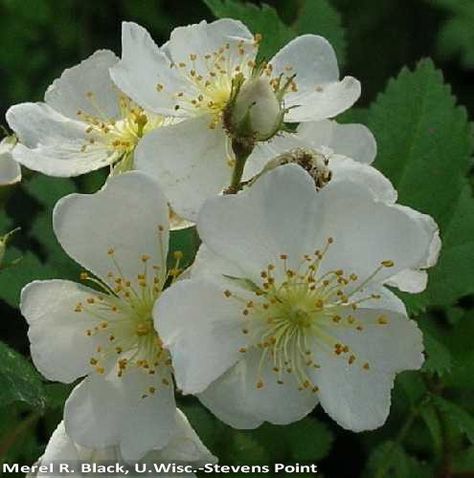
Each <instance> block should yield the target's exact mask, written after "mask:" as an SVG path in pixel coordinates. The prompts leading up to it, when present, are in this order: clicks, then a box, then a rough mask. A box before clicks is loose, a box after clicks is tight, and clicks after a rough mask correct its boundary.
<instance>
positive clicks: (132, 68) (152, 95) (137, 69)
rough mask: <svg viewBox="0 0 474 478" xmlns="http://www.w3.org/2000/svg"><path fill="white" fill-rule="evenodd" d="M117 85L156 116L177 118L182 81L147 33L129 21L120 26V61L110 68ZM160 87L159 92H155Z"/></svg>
mask: <svg viewBox="0 0 474 478" xmlns="http://www.w3.org/2000/svg"><path fill="white" fill-rule="evenodd" d="M110 75H111V77H112V79H113V81H114V82H115V83H116V84H117V86H118V87H119V88H120V89H121V90H122V91H124V92H125V93H126V94H127V95H128V96H129V97H130V98H132V99H133V100H134V101H136V102H137V103H138V104H139V105H140V106H142V107H144V108H146V109H147V110H150V111H153V112H155V113H159V114H164V115H170V116H180V115H181V114H182V112H180V111H175V109H174V106H175V104H176V100H175V99H174V96H175V94H176V92H177V91H187V90H188V89H189V85H186V82H185V81H184V79H183V78H182V77H181V76H180V75H179V74H178V73H177V72H176V70H175V69H172V68H171V61H170V60H169V58H168V57H167V56H166V55H165V54H164V53H163V52H162V51H160V49H159V48H158V46H157V45H156V43H155V42H154V41H153V39H152V38H151V36H150V34H149V33H148V32H147V31H146V30H145V29H144V28H143V27H141V26H139V25H137V24H136V23H132V22H123V23H122V59H121V60H120V61H119V62H118V63H117V64H116V65H115V66H113V67H112V68H111V70H110ZM158 85H162V86H163V89H162V91H158V89H157V87H158Z"/></svg>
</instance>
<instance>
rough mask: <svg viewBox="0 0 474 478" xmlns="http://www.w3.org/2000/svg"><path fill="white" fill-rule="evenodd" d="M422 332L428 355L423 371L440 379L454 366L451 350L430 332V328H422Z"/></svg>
mask: <svg viewBox="0 0 474 478" xmlns="http://www.w3.org/2000/svg"><path fill="white" fill-rule="evenodd" d="M420 325H421V322H420ZM422 330H423V337H424V343H425V351H426V355H427V358H426V361H425V363H424V365H423V370H424V371H425V372H430V373H434V374H437V375H439V376H440V377H441V376H443V375H445V374H447V373H449V372H450V370H451V366H452V360H451V353H450V352H449V349H448V348H447V347H446V346H445V345H444V344H443V343H441V342H440V341H439V340H438V339H437V338H436V337H435V336H434V335H433V334H432V333H431V332H430V330H429V328H427V327H422Z"/></svg>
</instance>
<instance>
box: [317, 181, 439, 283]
mask: <svg viewBox="0 0 474 478" xmlns="http://www.w3.org/2000/svg"><path fill="white" fill-rule="evenodd" d="M319 197H320V198H321V201H322V203H323V204H321V207H322V208H323V209H324V219H323V220H322V221H321V222H320V223H319V227H320V228H321V230H322V231H324V234H325V235H327V237H332V238H333V239H334V243H333V244H332V245H331V247H330V248H329V251H328V253H327V254H326V257H325V259H324V261H323V263H322V265H321V272H324V271H327V270H337V269H341V268H342V269H343V270H344V271H345V272H346V273H356V274H357V275H358V276H359V279H360V280H365V279H366V278H368V277H369V276H370V275H371V274H372V273H373V272H374V271H375V269H376V268H377V267H378V266H379V265H380V264H381V263H382V261H393V262H394V266H393V267H387V268H382V270H380V271H379V272H378V273H377V275H376V281H377V282H383V281H384V280H386V279H388V278H389V277H392V276H393V275H395V274H397V273H398V272H399V271H401V270H404V269H410V268H417V267H419V266H420V264H421V263H422V262H423V260H424V258H425V256H426V251H427V250H428V249H429V247H430V244H431V241H432V237H430V236H429V235H428V234H426V230H425V224H424V221H423V220H421V219H419V218H418V217H417V216H416V215H411V214H409V213H407V211H406V210H404V209H403V208H400V207H399V206H395V205H391V204H386V203H383V202H380V201H378V200H377V199H376V198H374V195H373V192H372V191H371V190H370V189H369V188H367V186H363V185H362V184H360V183H359V182H357V181H351V180H350V178H344V179H341V180H339V181H334V182H330V183H329V184H328V185H327V186H326V187H324V188H323V189H322V190H321V191H320V193H319ZM327 237H326V238H327Z"/></svg>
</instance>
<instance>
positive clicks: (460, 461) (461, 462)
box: [451, 446, 474, 476]
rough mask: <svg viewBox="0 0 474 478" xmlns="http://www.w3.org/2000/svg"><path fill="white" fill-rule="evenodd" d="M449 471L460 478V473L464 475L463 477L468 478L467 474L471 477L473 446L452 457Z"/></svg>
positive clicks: (473, 470)
mask: <svg viewBox="0 0 474 478" xmlns="http://www.w3.org/2000/svg"><path fill="white" fill-rule="evenodd" d="M451 471H452V473H453V474H459V476H462V475H461V474H462V473H465V474H466V475H465V476H469V475H467V473H470V474H471V475H472V473H473V472H474V446H470V447H469V448H468V449H467V450H462V451H461V452H459V453H457V454H456V455H454V457H453V460H452V470H451Z"/></svg>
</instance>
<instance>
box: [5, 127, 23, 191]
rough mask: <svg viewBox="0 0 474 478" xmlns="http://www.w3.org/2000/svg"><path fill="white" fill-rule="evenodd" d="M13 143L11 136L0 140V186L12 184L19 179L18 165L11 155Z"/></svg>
mask: <svg viewBox="0 0 474 478" xmlns="http://www.w3.org/2000/svg"><path fill="white" fill-rule="evenodd" d="M15 143H16V139H15V138H14V137H11V136H9V137H6V138H4V139H2V141H1V142H0V186H6V185H9V184H14V183H17V182H18V181H20V180H21V168H20V165H19V164H18V163H17V162H16V161H15V160H14V159H13V156H12V150H13V148H14V147H15Z"/></svg>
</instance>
